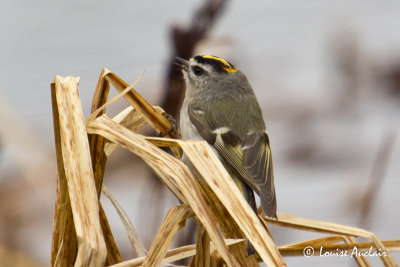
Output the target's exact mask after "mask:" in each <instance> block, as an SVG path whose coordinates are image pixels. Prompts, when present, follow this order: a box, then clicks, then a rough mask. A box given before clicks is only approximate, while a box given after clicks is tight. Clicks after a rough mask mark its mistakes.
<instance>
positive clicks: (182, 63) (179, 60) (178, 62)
mask: <svg viewBox="0 0 400 267" xmlns="http://www.w3.org/2000/svg"><path fill="white" fill-rule="evenodd" d="M174 63H175V64H176V65H178V66H179V67H181V68H182V69H183V70H185V71H188V70H189V61H188V60H185V59H183V58H180V57H175V62H174Z"/></svg>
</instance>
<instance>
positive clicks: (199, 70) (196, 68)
mask: <svg viewBox="0 0 400 267" xmlns="http://www.w3.org/2000/svg"><path fill="white" fill-rule="evenodd" d="M192 71H193V73H194V74H195V75H197V76H200V75H203V73H204V70H203V69H202V68H200V67H199V66H194V67H193V69H192Z"/></svg>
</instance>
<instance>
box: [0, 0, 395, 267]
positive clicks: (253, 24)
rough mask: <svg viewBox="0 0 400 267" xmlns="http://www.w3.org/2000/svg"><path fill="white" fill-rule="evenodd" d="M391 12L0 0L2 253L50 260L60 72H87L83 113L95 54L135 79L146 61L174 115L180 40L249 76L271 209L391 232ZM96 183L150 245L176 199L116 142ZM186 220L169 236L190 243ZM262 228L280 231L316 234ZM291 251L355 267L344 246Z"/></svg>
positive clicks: (158, 94)
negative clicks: (272, 188) (334, 253)
mask: <svg viewBox="0 0 400 267" xmlns="http://www.w3.org/2000/svg"><path fill="white" fill-rule="evenodd" d="M399 10H400V2H399V1H395V0H386V1H372V0H363V1H361V0H352V1H344V0H340V1H318V0H309V1H289V0H282V1H262V0H259V1H251V2H250V1H244V0H242V1H239V0H235V1H233V0H232V1H212V2H211V1H206V0H196V1H177V0H174V1H173V0H171V1H161V0H154V1H122V0H114V1H112V2H111V1H105V0H98V1H77V0H73V1H50V0H38V1H27V0H15V1H1V2H0V33H1V36H2V37H1V42H0V265H2V266H15V265H16V264H17V262H12V258H15V259H18V261H19V262H18V263H19V264H22V265H24V266H49V265H50V259H49V258H50V247H51V235H52V220H53V215H54V202H55V193H56V160H55V151H54V140H53V126H52V116H51V101H50V86H49V84H50V82H51V81H52V80H53V78H54V76H55V75H63V76H69V75H72V76H80V77H81V81H80V95H81V99H82V103H83V109H84V112H85V116H87V115H88V114H89V111H90V106H91V100H92V96H93V93H94V88H95V86H96V82H97V79H98V75H99V74H100V71H101V69H102V67H107V68H108V69H110V70H111V71H113V72H115V73H116V74H117V75H119V76H120V77H121V78H123V79H124V80H125V81H127V82H128V83H132V82H133V81H134V80H135V79H136V78H137V77H138V76H139V74H140V73H142V72H143V70H145V75H144V77H143V78H142V79H141V81H140V82H139V84H138V85H137V86H136V90H138V91H139V92H140V93H141V94H142V95H143V96H144V97H145V98H146V99H148V100H149V101H150V102H151V103H152V104H155V105H162V106H164V107H165V108H166V109H167V111H169V112H170V113H171V114H174V113H175V112H176V109H177V108H178V107H179V103H180V99H181V97H182V88H181V87H180V86H181V85H180V83H181V80H180V76H178V75H176V74H177V73H176V71H175V70H174V69H173V68H171V65H170V60H171V58H172V57H173V56H174V55H176V54H179V55H181V56H190V55H191V54H212V55H217V56H221V57H223V58H226V59H228V60H229V61H230V62H232V63H233V64H234V65H235V66H237V67H238V68H240V69H241V70H242V71H243V72H244V73H245V74H246V75H247V77H248V79H249V81H250V83H251V84H252V86H253V88H254V90H255V92H256V95H257V96H258V99H259V102H260V104H261V106H262V108H263V112H264V118H265V121H266V124H267V130H268V132H269V135H270V140H271V146H272V151H273V156H274V169H275V183H276V191H277V192H276V193H277V201H278V211H280V212H283V213H289V214H293V215H297V216H302V217H307V218H314V219H318V220H325V221H331V222H335V223H340V224H347V225H351V226H356V227H362V228H366V229H368V230H370V231H373V232H374V233H375V234H376V235H377V236H378V238H380V239H382V240H387V239H399V237H400V229H399V221H400V214H399V212H398V211H399V208H398V203H399V201H400V197H399V189H398V188H400V179H399V178H400V177H399V174H400V164H399V162H400V140H399V138H398V135H399V129H400V34H399V29H400V20H399ZM176 88H178V89H176ZM115 94H116V93H115V90H111V95H115ZM126 105H127V104H126V103H124V100H121V101H120V102H119V103H118V104H115V105H113V108H111V109H110V111H109V114H111V115H113V114H115V113H116V112H118V111H120V110H121V109H122V108H123V107H125V106H126ZM104 183H105V184H106V185H107V186H108V187H109V189H110V191H111V192H112V193H113V194H114V195H115V197H116V198H117V200H118V201H119V202H120V204H121V205H122V206H123V207H124V208H125V210H126V211H127V213H128V215H129V217H130V218H131V220H132V222H133V224H134V225H135V226H136V227H137V229H138V232H139V234H140V237H141V238H142V240H143V242H144V244H145V246H146V247H147V248H148V247H149V245H150V244H151V242H152V240H153V238H154V235H155V233H156V231H157V229H158V227H159V226H160V224H161V221H162V219H163V217H164V216H165V214H166V212H167V210H168V208H169V207H171V206H173V205H176V204H177V201H176V199H175V198H174V197H173V195H172V194H171V193H170V192H168V190H167V189H166V188H165V187H163V186H162V185H161V184H160V183H159V182H158V180H157V179H156V178H154V176H153V175H152V174H151V171H150V170H149V169H148V168H147V167H146V166H145V165H144V164H143V163H142V162H141V161H140V160H138V158H136V157H135V156H133V155H131V154H130V153H128V152H126V151H124V150H123V149H118V150H117V151H116V152H115V153H114V154H113V155H112V156H111V157H110V158H109V162H108V166H107V170H106V176H105V180H104ZM102 203H103V205H104V207H105V210H106V213H107V216H108V218H109V220H110V224H111V228H112V230H113V233H114V236H115V238H116V241H117V244H118V246H119V248H120V250H121V252H122V254H123V256H124V259H130V258H133V257H135V254H134V252H133V250H132V248H131V246H130V245H129V241H128V238H127V236H126V234H125V232H124V228H123V225H122V224H121V222H120V220H119V217H118V215H117V213H116V212H115V211H114V209H113V207H112V206H111V204H110V203H109V201H108V200H107V199H105V198H102ZM139 207H140V208H139ZM191 227H192V226H190V225H189V226H188V227H187V229H186V230H185V231H183V232H182V233H181V234H180V235H179V237H178V240H177V242H175V246H177V245H184V244H188V243H193V242H194V239H193V238H192V236H191V235H190V231H193V230H194V229H193V228H191ZM271 230H272V234H273V236H274V238H275V239H276V241H277V243H278V244H286V243H292V242H296V241H301V240H304V239H311V238H316V237H320V235H317V234H311V233H308V232H300V231H294V230H288V229H282V228H278V227H271ZM11 256H12V257H11ZM393 256H394V258H395V260H396V261H397V262H400V253H393ZM285 260H286V261H287V263H288V265H289V266H321V265H323V266H356V265H355V263H354V262H353V260H352V259H351V258H339V257H330V258H320V257H313V258H305V257H296V258H285ZM369 260H371V262H372V263H373V264H374V266H381V263H380V261H379V260H378V259H374V258H369Z"/></svg>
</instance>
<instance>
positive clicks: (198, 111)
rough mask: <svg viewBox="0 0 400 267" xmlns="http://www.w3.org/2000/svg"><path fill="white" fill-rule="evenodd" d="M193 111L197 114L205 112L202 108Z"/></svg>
mask: <svg viewBox="0 0 400 267" xmlns="http://www.w3.org/2000/svg"><path fill="white" fill-rule="evenodd" d="M193 113H196V114H204V111H202V110H193Z"/></svg>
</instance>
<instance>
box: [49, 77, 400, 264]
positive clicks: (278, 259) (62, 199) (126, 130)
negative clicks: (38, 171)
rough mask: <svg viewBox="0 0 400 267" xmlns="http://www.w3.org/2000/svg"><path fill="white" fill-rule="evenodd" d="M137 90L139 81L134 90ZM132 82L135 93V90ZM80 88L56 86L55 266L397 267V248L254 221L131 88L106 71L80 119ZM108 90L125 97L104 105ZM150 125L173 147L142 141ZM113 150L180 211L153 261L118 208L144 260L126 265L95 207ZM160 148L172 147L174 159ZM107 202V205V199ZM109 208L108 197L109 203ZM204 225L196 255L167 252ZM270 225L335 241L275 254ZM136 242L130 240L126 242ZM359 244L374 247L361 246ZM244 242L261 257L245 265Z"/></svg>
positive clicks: (206, 152) (210, 166)
mask: <svg viewBox="0 0 400 267" xmlns="http://www.w3.org/2000/svg"><path fill="white" fill-rule="evenodd" d="M136 82H137V81H136ZM136 82H135V83H136ZM78 83H79V78H74V77H65V78H64V77H59V76H56V78H55V80H54V83H52V86H51V93H52V108H53V119H54V136H55V143H56V154H57V166H58V175H57V199H56V207H55V217H54V225H53V243H52V252H51V264H52V266H72V265H75V266H104V265H106V266H159V265H161V264H166V263H170V262H173V261H176V260H179V259H182V258H186V257H192V260H191V262H190V266H223V264H224V263H226V264H227V265H228V266H259V264H258V260H261V261H264V262H265V263H266V264H267V265H268V266H286V264H285V262H284V260H283V258H282V256H300V255H303V249H304V247H307V246H312V247H313V248H315V249H317V247H318V246H321V245H324V248H326V249H327V250H329V249H331V250H333V249H335V248H336V247H337V246H340V244H337V243H338V242H344V244H343V245H341V248H342V249H349V248H351V246H353V245H354V246H358V247H360V249H367V248H369V247H368V246H369V245H370V246H373V247H375V249H382V250H385V251H387V252H388V255H387V256H386V257H381V260H382V262H383V263H384V265H385V266H397V264H396V263H395V261H394V260H393V258H392V256H391V254H390V251H391V250H399V249H400V241H399V240H394V241H385V242H382V241H380V240H379V239H377V238H376V236H375V235H374V234H373V233H371V232H368V231H365V230H361V229H357V228H353V227H349V226H343V225H337V224H333V223H328V222H322V221H316V220H311V219H304V218H300V217H295V216H291V215H286V214H282V213H278V220H275V219H270V218H267V217H266V216H265V215H264V214H263V213H262V211H261V210H259V214H258V216H257V215H256V214H254V212H253V211H252V210H251V208H250V207H249V206H248V204H247V202H246V201H245V199H244V198H243V196H242V195H241V194H240V192H239V190H238V188H237V187H236V186H235V184H234V183H233V181H232V180H231V178H230V177H229V175H228V173H227V172H226V170H225V169H224V167H223V166H222V164H221V163H220V162H219V160H218V158H217V157H216V155H215V154H214V153H213V152H212V150H211V149H210V147H209V146H208V145H207V144H206V143H205V142H195V141H182V140H177V139H175V138H177V136H176V135H175V132H174V131H171V127H172V125H171V121H170V120H168V119H167V118H166V117H165V115H166V114H165V112H164V111H163V110H162V109H161V108H159V107H153V106H152V105H150V104H149V103H148V102H147V101H146V100H145V99H143V98H142V97H141V96H140V95H139V94H138V93H137V92H136V91H135V90H134V89H133V86H134V84H135V83H134V84H132V85H130V86H129V85H128V84H127V83H126V82H124V81H123V80H122V79H121V78H119V77H118V76H117V75H115V74H114V73H112V72H110V71H108V70H107V69H103V71H102V72H101V75H100V77H99V80H98V83H97V86H96V90H95V94H94V97H93V103H92V109H91V112H92V113H91V115H90V116H89V117H88V118H87V119H86V120H85V119H84V118H83V113H82V106H81V101H80V97H79V91H78ZM110 84H111V85H113V87H115V88H116V89H117V90H118V91H119V92H120V94H119V95H118V96H117V97H115V98H113V99H111V100H109V101H107V100H108V93H109V90H110ZM120 97H124V98H125V99H126V100H127V101H128V102H129V103H130V104H131V107H129V108H127V109H125V110H123V111H121V113H119V114H118V115H117V116H116V117H114V118H113V119H111V118H109V117H108V116H107V115H106V114H105V110H106V107H107V106H108V105H110V104H111V103H113V102H115V101H117V100H118V99H119V98H120ZM145 124H149V125H150V126H152V127H153V128H154V129H155V130H156V131H158V132H161V133H168V134H167V136H166V137H169V138H154V137H146V136H143V135H140V134H137V133H136V131H137V130H138V129H139V128H140V127H142V126H143V125H145ZM117 145H120V146H122V147H124V148H125V149H127V150H129V151H131V152H132V153H134V154H136V155H137V156H139V157H140V158H142V159H143V161H144V162H145V163H146V164H147V165H148V166H149V167H150V168H151V169H152V170H153V172H154V173H155V174H156V175H157V176H158V177H159V178H160V180H161V181H162V182H163V184H164V185H165V186H167V187H168V188H169V190H171V192H172V193H173V194H174V195H175V196H176V197H177V198H178V199H179V201H180V202H181V203H182V204H181V205H180V206H177V207H172V208H171V209H170V210H169V212H168V213H167V215H166V217H165V219H164V221H163V223H162V225H161V227H160V229H159V231H158V233H157V234H156V237H155V239H154V241H153V243H152V245H151V247H150V249H149V251H148V252H146V250H145V249H144V247H143V244H142V243H141V241H140V238H139V234H138V233H136V231H135V230H134V227H133V225H132V224H131V223H130V222H129V219H128V218H127V216H126V215H124V212H123V210H122V208H121V207H118V204H117V203H116V201H115V200H114V199H113V200H112V201H113V203H114V204H115V206H116V207H117V210H118V212H119V214H120V216H121V219H122V220H123V221H124V224H125V227H126V229H127V232H128V235H129V236H130V240H131V242H132V247H133V249H134V250H135V251H136V253H137V255H138V258H136V259H132V260H128V261H122V257H121V255H120V253H119V250H118V247H117V245H116V243H115V241H114V238H113V236H112V233H111V230H110V227H109V224H108V221H107V217H106V215H105V213H104V210H103V208H102V206H101V203H100V202H99V197H100V194H101V192H102V188H103V185H102V182H103V177H104V171H105V168H106V163H107V157H108V156H110V155H112V152H113V150H114V149H115V147H116V146H117ZM159 147H169V148H170V149H171V151H172V152H173V154H174V155H175V157H174V156H171V155H170V154H168V153H166V152H164V151H163V150H161V149H160V148H159ZM179 148H180V149H182V150H183V152H184V153H185V155H186V156H187V157H188V159H189V160H190V161H191V163H192V164H193V166H194V167H195V168H196V169H197V170H198V172H199V174H200V175H201V176H202V178H203V182H202V183H199V182H198V180H197V179H195V178H194V176H193V174H192V173H191V172H190V171H189V169H188V168H187V166H186V165H185V164H183V163H182V162H181V161H180V160H179V158H180V156H181V155H180V149H179ZM103 192H104V193H105V194H106V195H107V196H110V195H111V194H110V193H109V192H108V191H107V189H105V188H103ZM110 198H111V199H112V196H110ZM192 217H193V218H194V219H195V221H196V222H197V225H198V230H197V243H196V245H191V246H185V247H180V248H176V249H172V250H168V249H169V247H170V245H171V243H172V241H173V239H174V238H175V235H176V233H177V232H178V231H179V230H180V229H181V228H182V227H184V226H185V223H186V221H187V219H188V218H192ZM267 223H271V224H277V225H280V226H283V227H291V228H295V229H301V230H309V231H316V232H320V233H328V234H333V235H332V236H328V237H324V238H320V239H315V240H308V241H304V242H299V243H295V244H290V245H286V246H280V247H277V246H276V244H275V242H274V241H273V239H272V236H271V235H270V233H269V231H268V228H267ZM129 233H130V234H129ZM353 237H365V238H367V239H369V240H371V241H370V242H364V243H357V242H355V239H354V238H353ZM244 238H246V239H248V240H249V241H250V242H251V243H252V244H253V246H254V248H255V249H256V250H257V252H258V257H259V258H256V256H254V255H253V256H250V257H248V256H247V252H246V246H245V242H243V241H244ZM355 260H356V261H357V263H358V264H359V266H370V265H369V262H368V261H367V259H366V258H365V257H358V258H355Z"/></svg>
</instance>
